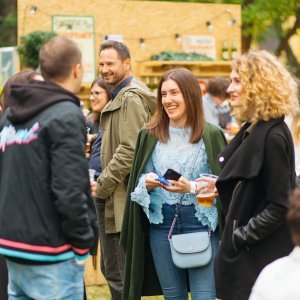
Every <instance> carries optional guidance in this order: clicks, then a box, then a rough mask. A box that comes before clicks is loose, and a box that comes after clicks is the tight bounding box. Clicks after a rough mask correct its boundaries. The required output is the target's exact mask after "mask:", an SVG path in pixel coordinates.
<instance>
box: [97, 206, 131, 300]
mask: <svg viewBox="0 0 300 300" xmlns="http://www.w3.org/2000/svg"><path fill="white" fill-rule="evenodd" d="M95 202H96V209H97V215H98V223H99V237H100V249H101V261H100V267H101V272H102V274H103V275H104V277H105V278H106V280H107V283H108V286H109V289H110V293H111V296H112V299H113V300H122V293H123V280H124V264H125V257H124V252H123V250H122V248H121V246H120V233H112V234H106V233H105V224H104V212H105V200H97V201H95Z"/></svg>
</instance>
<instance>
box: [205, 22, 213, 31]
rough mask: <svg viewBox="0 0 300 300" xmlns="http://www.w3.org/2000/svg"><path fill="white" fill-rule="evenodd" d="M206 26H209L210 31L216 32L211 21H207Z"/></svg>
mask: <svg viewBox="0 0 300 300" xmlns="http://www.w3.org/2000/svg"><path fill="white" fill-rule="evenodd" d="M206 26H207V29H208V31H213V30H214V26H213V24H212V23H211V21H206Z"/></svg>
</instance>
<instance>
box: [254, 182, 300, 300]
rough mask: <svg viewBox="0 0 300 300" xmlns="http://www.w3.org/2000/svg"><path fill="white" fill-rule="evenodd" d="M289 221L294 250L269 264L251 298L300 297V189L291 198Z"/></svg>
mask: <svg viewBox="0 0 300 300" xmlns="http://www.w3.org/2000/svg"><path fill="white" fill-rule="evenodd" d="M287 221H288V224H289V226H290V230H291V233H292V238H293V242H294V244H295V248H294V250H293V251H292V252H291V253H290V255H288V256H285V257H282V258H280V259H277V260H275V261H274V262H272V263H271V264H269V265H267V266H266V267H265V268H264V269H263V270H262V272H261V273H260V275H259V276H258V278H257V280H256V282H255V284H254V286H253V288H252V292H251V295H250V298H249V300H285V299H286V300H299V299H300V286H299V278H300V189H299V188H296V189H295V191H294V192H293V194H292V196H291V197H290V200H289V211H288V214H287Z"/></svg>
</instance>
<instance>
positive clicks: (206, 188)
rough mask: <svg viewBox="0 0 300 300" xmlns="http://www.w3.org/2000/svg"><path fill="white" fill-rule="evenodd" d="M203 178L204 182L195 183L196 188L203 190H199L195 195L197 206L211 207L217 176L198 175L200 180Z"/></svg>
mask: <svg viewBox="0 0 300 300" xmlns="http://www.w3.org/2000/svg"><path fill="white" fill-rule="evenodd" d="M201 178H203V179H205V181H204V180H203V181H200V182H197V186H198V187H201V186H202V185H203V188H202V189H200V191H199V192H198V194H197V195H196V197H197V200H198V203H199V205H202V206H212V205H213V201H214V198H215V182H216V180H217V179H218V176H216V175H212V174H204V173H202V174H200V179H201Z"/></svg>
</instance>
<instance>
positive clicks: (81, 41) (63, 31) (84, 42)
mask: <svg viewBox="0 0 300 300" xmlns="http://www.w3.org/2000/svg"><path fill="white" fill-rule="evenodd" d="M52 27H53V31H54V32H56V33H57V34H58V35H61V36H64V37H66V38H69V39H72V40H74V41H75V42H76V43H77V44H78V46H79V48H80V50H81V52H82V57H83V62H84V71H85V72H84V77H83V82H84V83H91V82H92V81H93V80H94V79H95V69H96V60H95V36H94V18H93V17H92V16H82V17H81V16H80V17H79V16H60V15H55V16H53V19H52Z"/></svg>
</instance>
